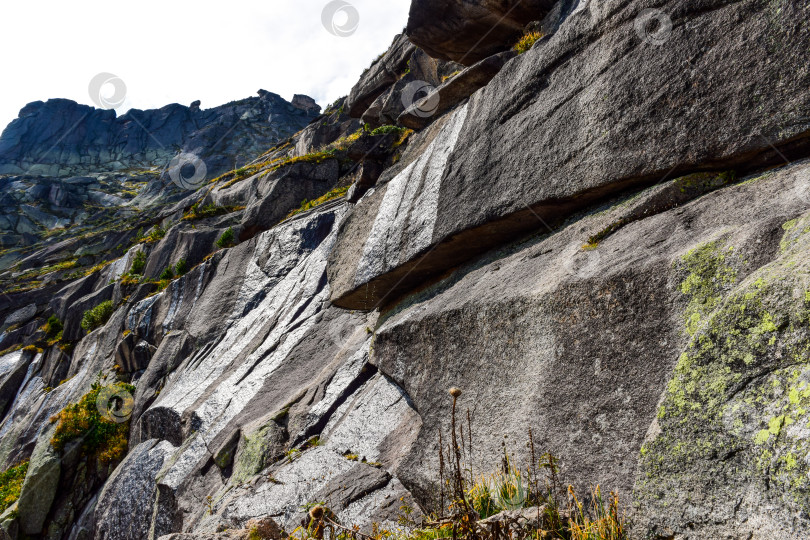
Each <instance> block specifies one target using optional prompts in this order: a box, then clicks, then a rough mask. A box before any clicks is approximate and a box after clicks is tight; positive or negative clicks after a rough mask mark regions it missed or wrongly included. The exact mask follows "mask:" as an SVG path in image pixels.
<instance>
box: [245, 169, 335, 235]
mask: <svg viewBox="0 0 810 540" xmlns="http://www.w3.org/2000/svg"><path fill="white" fill-rule="evenodd" d="M339 176H340V164H339V163H338V160H337V159H327V160H325V161H323V162H321V163H306V162H303V163H295V164H293V165H290V166H287V167H284V168H283V169H281V170H279V171H277V172H275V173H268V175H267V178H266V179H265V180H264V181H263V182H262V185H261V186H260V187H259V189H258V193H257V195H258V198H257V199H255V200H253V201H251V202H250V203H249V204H248V207H247V208H246V209H245V215H244V217H243V219H242V230H241V232H240V235H239V236H240V239H242V240H245V239H248V238H251V237H253V236H254V235H255V234H256V233H258V232H261V231H265V230H267V229H269V228H270V227H272V226H274V225H277V224H278V222H279V221H281V220H282V219H283V218H284V217H286V216H287V214H289V213H290V212H291V211H292V210H295V209H296V208H298V207H299V206H300V205H301V201H303V200H311V199H317V198H318V197H320V196H321V195H324V194H325V193H326V192H327V191H329V190H330V189H334V188H335V187H337V181H338V178H339Z"/></svg>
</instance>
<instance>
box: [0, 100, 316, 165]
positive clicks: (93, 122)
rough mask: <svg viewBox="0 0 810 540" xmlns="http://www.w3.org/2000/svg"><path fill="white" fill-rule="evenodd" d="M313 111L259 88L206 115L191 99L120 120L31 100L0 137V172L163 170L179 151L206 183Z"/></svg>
mask: <svg viewBox="0 0 810 540" xmlns="http://www.w3.org/2000/svg"><path fill="white" fill-rule="evenodd" d="M319 112H320V107H319V106H318V105H317V104H316V103H315V102H314V101H313V100H312V99H311V98H309V97H306V96H296V97H295V98H294V99H293V103H289V102H287V101H285V100H284V99H283V98H281V96H279V95H277V94H274V93H272V92H268V91H266V90H260V91H259V96H258V97H252V98H247V99H243V100H239V101H234V102H231V103H227V104H225V105H220V106H218V107H214V108H211V109H202V108H200V102H199V101H195V102H194V103H192V104H191V106H185V105H178V104H172V105H167V106H165V107H162V108H160V109H153V110H145V111H142V110H138V109H132V110H130V111H128V112H127V113H126V114H123V115H121V116H117V115H116V113H115V111H113V110H105V109H96V108H93V107H89V106H87V105H80V104H78V103H75V102H73V101H70V100H67V99H50V100H48V101H46V102H42V101H37V102H34V103H29V104H28V105H26V106H25V107H23V109H22V110H21V111H20V115H19V118H17V119H16V120H14V121H13V122H11V124H9V125H8V127H6V129H5V130H4V131H3V134H2V136H0V174H38V175H43V176H70V175H74V176H76V175H82V174H88V173H92V172H99V171H121V170H128V169H143V168H147V169H148V168H151V167H158V168H161V169H163V168H165V167H166V166H167V164H168V163H169V161H170V160H171V159H172V158H173V157H174V156H175V155H177V151H178V149H181V150H182V151H184V152H189V153H193V154H195V155H197V156H198V157H199V158H201V159H203V160H204V161H205V163H206V167H207V170H208V173H209V177H211V178H213V177H214V176H217V175H219V174H222V173H223V172H226V171H228V170H230V169H232V168H235V167H236V166H237V165H241V164H243V163H246V162H249V161H251V160H252V159H254V158H255V157H256V156H257V155H258V154H260V153H262V152H264V151H265V150H267V149H268V148H270V147H272V146H273V145H275V144H276V143H278V142H279V141H281V140H284V139H285V138H287V137H289V136H290V135H292V134H293V133H295V132H297V131H299V130H300V129H301V128H303V127H305V126H306V125H307V124H308V123H309V122H310V121H311V120H312V119H313V118H315V117H317V115H318V113H319ZM231 129H233V132H231V131H230V130H231ZM226 133H227V134H229V135H228V136H227V137H224V136H225V134H226Z"/></svg>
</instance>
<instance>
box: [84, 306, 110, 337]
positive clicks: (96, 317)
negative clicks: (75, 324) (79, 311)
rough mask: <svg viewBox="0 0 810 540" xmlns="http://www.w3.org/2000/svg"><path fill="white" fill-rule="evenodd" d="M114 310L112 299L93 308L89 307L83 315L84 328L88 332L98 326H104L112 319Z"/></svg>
mask: <svg viewBox="0 0 810 540" xmlns="http://www.w3.org/2000/svg"><path fill="white" fill-rule="evenodd" d="M113 311H115V310H114V308H113V303H112V301H110V300H107V301H106V302H102V303H100V304H99V305H97V306H96V307H94V308H92V309H88V310H87V311H85V312H84V315H83V316H82V328H83V329H84V330H85V331H86V332H92V331H93V330H95V329H96V328H98V327H100V326H103V325H104V324H106V323H107V321H108V320H110V317H111V316H112V314H113Z"/></svg>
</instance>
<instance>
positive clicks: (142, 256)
mask: <svg viewBox="0 0 810 540" xmlns="http://www.w3.org/2000/svg"><path fill="white" fill-rule="evenodd" d="M144 268H146V253H144V252H143V251H139V252H137V253H136V254H135V258H134V259H133V260H132V266H131V267H130V269H129V273H130V274H137V275H143V270H144Z"/></svg>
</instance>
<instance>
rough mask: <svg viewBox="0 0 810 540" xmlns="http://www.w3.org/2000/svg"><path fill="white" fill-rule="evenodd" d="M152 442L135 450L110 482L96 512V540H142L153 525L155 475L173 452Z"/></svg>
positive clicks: (166, 446)
mask: <svg viewBox="0 0 810 540" xmlns="http://www.w3.org/2000/svg"><path fill="white" fill-rule="evenodd" d="M174 449H175V448H174V446H172V445H171V444H170V443H168V442H166V441H158V440H156V439H152V440H149V441H145V442H143V443H141V444H139V445H138V446H137V447H135V448H134V449H132V451H131V452H130V453H129V455H128V456H127V458H126V459H125V460H124V461H123V462H121V464H120V465H119V466H118V467H117V468H116V470H115V472H114V473H113V474H112V476H110V478H109V479H108V480H107V483H106V485H105V487H104V489H103V490H102V492H101V495H100V496H99V499H98V503H97V504H96V510H95V536H94V538H95V539H96V540H141V539H143V538H146V537H147V534H148V533H149V526H150V524H151V522H152V505H153V503H154V500H155V489H156V476H157V473H158V471H160V468H161V467H162V466H163V461H164V460H165V459H166V458H167V457H168V456H170V455H171V453H172V452H173V451H174Z"/></svg>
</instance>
